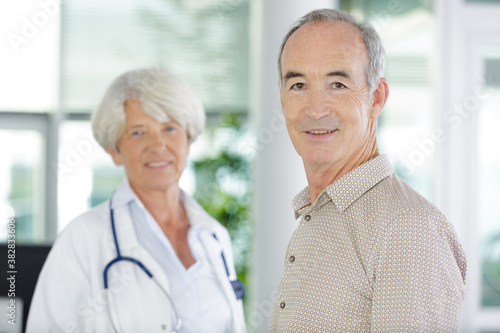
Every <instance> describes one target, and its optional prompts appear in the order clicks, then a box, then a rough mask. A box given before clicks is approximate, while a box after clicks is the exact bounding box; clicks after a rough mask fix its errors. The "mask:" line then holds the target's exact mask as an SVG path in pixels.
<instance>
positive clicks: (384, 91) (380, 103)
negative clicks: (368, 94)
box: [370, 78, 389, 119]
mask: <svg viewBox="0 0 500 333" xmlns="http://www.w3.org/2000/svg"><path fill="white" fill-rule="evenodd" d="M388 97H389V84H388V83H387V80H386V79H384V78H381V79H380V81H379V82H378V86H377V88H376V89H375V91H374V92H373V94H372V105H371V110H370V117H371V118H374V119H375V118H377V117H378V116H380V114H381V113H382V109H383V108H384V106H385V102H387V98H388Z"/></svg>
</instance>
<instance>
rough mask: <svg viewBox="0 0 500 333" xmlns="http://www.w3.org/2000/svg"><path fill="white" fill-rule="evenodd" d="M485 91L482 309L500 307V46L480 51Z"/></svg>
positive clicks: (481, 194) (481, 193)
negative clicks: (499, 202) (482, 61)
mask: <svg viewBox="0 0 500 333" xmlns="http://www.w3.org/2000/svg"><path fill="white" fill-rule="evenodd" d="M483 52H484V53H483V57H484V65H485V66H484V67H485V81H486V88H485V92H486V93H487V94H486V95H485V98H484V99H483V100H482V105H481V109H480V110H479V130H478V135H479V138H478V155H479V160H478V165H479V170H478V180H479V189H478V198H477V199H478V212H479V222H480V224H479V234H480V241H481V244H482V258H481V259H482V260H481V261H482V277H483V279H482V305H483V306H487V307H490V306H500V206H499V205H498V199H499V198H500V173H499V172H498V171H499V170H500V151H499V150H498V143H499V142H500V132H499V131H498V124H500V112H499V110H500V45H498V46H496V47H493V46H492V47H487V48H485V49H484V51H483Z"/></svg>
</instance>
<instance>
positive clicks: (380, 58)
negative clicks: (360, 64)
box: [278, 9, 385, 93]
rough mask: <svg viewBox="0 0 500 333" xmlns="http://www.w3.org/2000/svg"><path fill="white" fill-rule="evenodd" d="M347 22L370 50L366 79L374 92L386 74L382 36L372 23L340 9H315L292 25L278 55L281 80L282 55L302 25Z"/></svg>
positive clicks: (281, 78) (368, 50) (367, 49)
mask: <svg viewBox="0 0 500 333" xmlns="http://www.w3.org/2000/svg"><path fill="white" fill-rule="evenodd" d="M341 21H343V22H347V23H349V24H352V25H353V26H355V27H356V28H358V30H359V31H360V33H361V37H362V38H363V41H364V42H365V46H366V51H367V52H368V59H369V62H370V64H369V66H368V68H367V69H366V70H365V75H366V81H367V83H368V88H369V89H370V93H371V92H373V91H374V90H375V89H376V88H377V85H378V82H379V80H380V78H382V77H383V76H384V69H385V50H384V46H383V45H382V41H381V40H380V36H379V35H378V33H377V32H376V31H375V29H373V28H372V27H371V26H370V25H368V24H366V23H362V22H360V21H359V20H357V19H356V18H355V17H354V16H352V15H351V14H349V13H347V12H345V11H342V10H338V9H317V10H313V11H311V12H310V13H308V14H306V15H304V16H302V17H301V18H300V19H299V20H298V21H297V22H295V24H294V25H293V26H292V28H291V29H290V31H288V33H287V34H286V36H285V38H283V42H282V43H281V48H280V52H279V56H278V73H279V79H280V82H281V83H283V82H282V80H283V77H282V74H283V73H282V72H281V56H282V54H283V49H284V48H285V44H286V42H287V41H288V39H289V38H290V36H291V35H292V34H293V33H294V32H295V31H297V30H298V29H299V28H300V27H302V26H303V25H305V24H307V23H314V22H330V23H335V22H341Z"/></svg>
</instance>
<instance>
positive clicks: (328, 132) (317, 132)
mask: <svg viewBox="0 0 500 333" xmlns="http://www.w3.org/2000/svg"><path fill="white" fill-rule="evenodd" d="M335 131H336V130H331V131H327V130H314V131H306V133H310V134H316V135H320V134H330V133H333V132H335Z"/></svg>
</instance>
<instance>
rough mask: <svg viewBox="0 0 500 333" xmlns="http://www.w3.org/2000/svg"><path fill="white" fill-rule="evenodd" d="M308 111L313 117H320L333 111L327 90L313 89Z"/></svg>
mask: <svg viewBox="0 0 500 333" xmlns="http://www.w3.org/2000/svg"><path fill="white" fill-rule="evenodd" d="M306 113H307V115H308V116H309V117H311V118H312V119H320V118H323V117H325V116H327V115H329V114H331V113H332V109H331V106H330V105H329V103H328V96H327V94H326V92H325V91H323V90H322V89H314V90H313V89H311V91H310V92H309V96H308V103H307V110H306Z"/></svg>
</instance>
